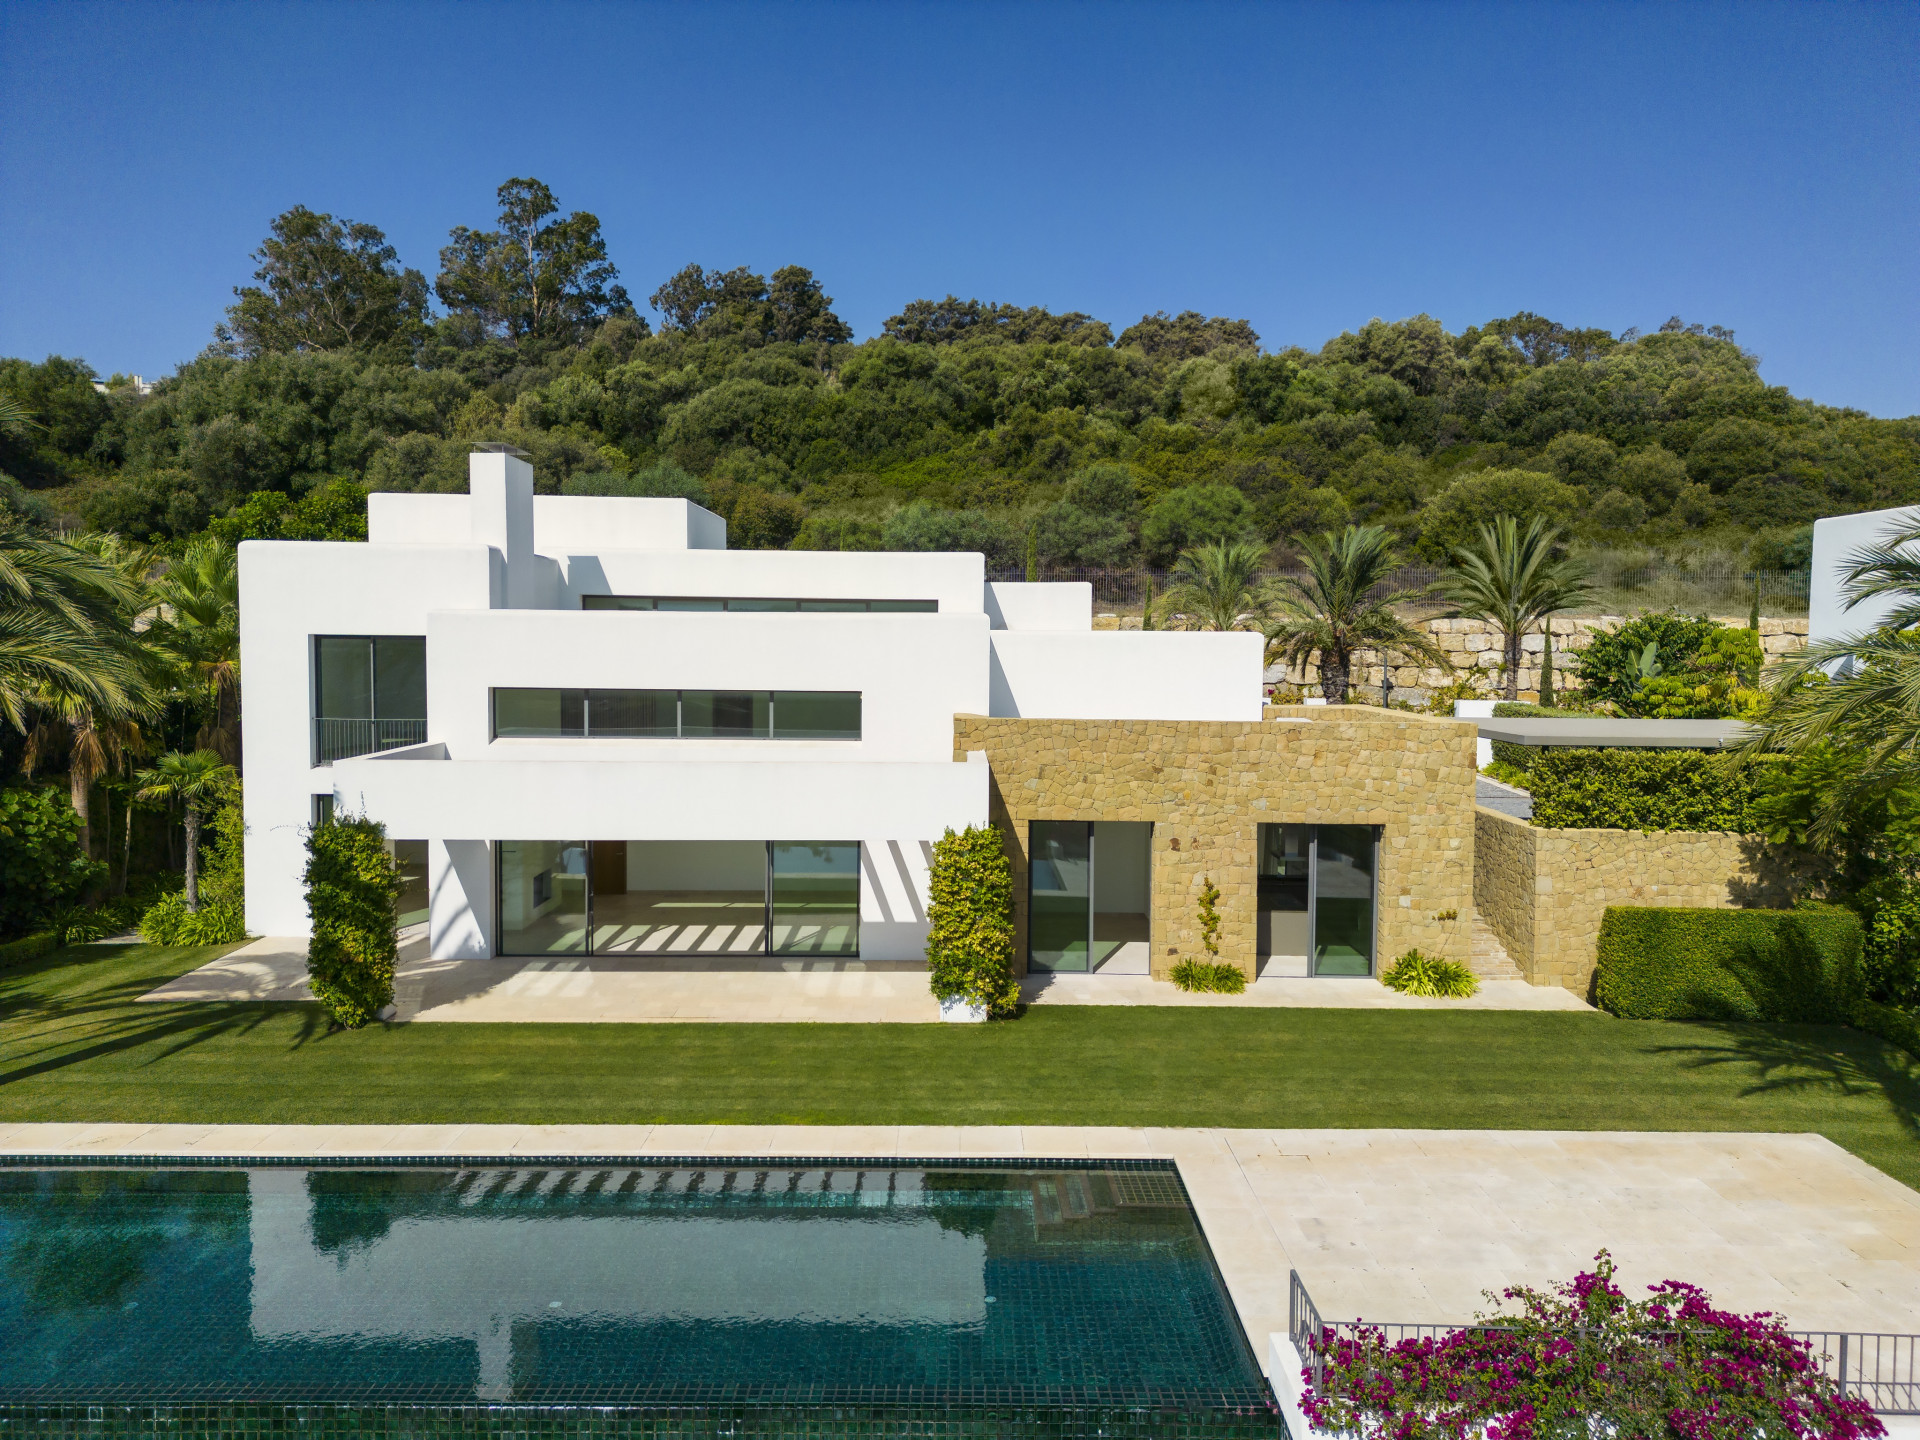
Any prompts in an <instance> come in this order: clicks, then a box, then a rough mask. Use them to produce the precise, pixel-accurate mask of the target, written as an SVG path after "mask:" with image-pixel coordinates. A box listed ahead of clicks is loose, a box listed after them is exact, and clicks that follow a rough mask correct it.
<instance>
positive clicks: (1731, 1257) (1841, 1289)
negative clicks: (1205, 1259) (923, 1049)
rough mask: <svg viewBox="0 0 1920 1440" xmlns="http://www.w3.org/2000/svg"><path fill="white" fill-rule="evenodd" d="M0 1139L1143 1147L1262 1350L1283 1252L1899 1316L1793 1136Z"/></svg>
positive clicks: (1821, 1151)
mask: <svg viewBox="0 0 1920 1440" xmlns="http://www.w3.org/2000/svg"><path fill="white" fill-rule="evenodd" d="M0 1155H10V1156H24V1155H60V1156H72V1157H80V1156H85V1157H89V1158H97V1159H100V1160H112V1159H114V1158H116V1157H126V1156H186V1155H198V1156H220V1157H233V1158H237V1159H245V1158H247V1157H328V1158H377V1157H379V1156H400V1155H405V1156H439V1155H444V1156H449V1157H452V1156H474V1157H482V1156H484V1157H512V1158H514V1159H521V1158H524V1159H525V1160H526V1161H527V1162H528V1163H529V1164H532V1163H536V1162H539V1161H541V1160H543V1159H547V1158H549V1157H556V1156H564V1157H568V1158H569V1159H577V1160H578V1161H579V1168H581V1169H583V1170H590V1169H591V1168H592V1164H593V1162H592V1159H591V1157H594V1156H602V1155H604V1156H609V1157H611V1156H622V1157H625V1156H632V1157H647V1156H712V1157H716V1158H736V1157H737V1158H740V1159H750V1158H753V1157H759V1156H793V1157H799V1156H832V1157H836V1158H842V1157H844V1158H845V1159H846V1160H847V1161H848V1162H850V1163H857V1162H859V1161H861V1160H872V1161H874V1162H876V1163H884V1162H888V1161H893V1160H906V1159H938V1158H943V1157H950V1156H951V1157H960V1156H977V1157H993V1158H1006V1159H1030V1160H1045V1159H1061V1158H1071V1159H1099V1158H1103V1157H1114V1158H1122V1157H1125V1158H1166V1159H1171V1160H1173V1161H1175V1162H1176V1163H1177V1164H1178V1166H1179V1169H1180V1174H1181V1178H1182V1179H1183V1180H1184V1181H1185V1183H1186V1187H1187V1190H1188V1193H1189V1194H1190V1195H1191V1196H1192V1198H1193V1202H1194V1205H1195V1208H1196V1209H1197V1210H1198V1212H1199V1216H1200V1221H1201V1224H1202V1226H1203V1227H1204V1228H1205V1231H1206V1235H1207V1239H1208V1241H1209V1242H1210V1243H1211V1245H1212V1247H1213V1251H1214V1255H1215V1258H1216V1260H1217V1261H1218V1263H1219V1265H1220V1269H1221V1272H1222V1274H1223V1275H1224V1276H1225V1278H1226V1282H1227V1287H1228V1290H1229V1292H1230V1293H1231V1295H1232V1298H1233V1302H1234V1305H1235V1307H1236V1308H1237V1310H1238V1312H1239V1315H1240V1320H1241V1323H1242V1325H1243V1326H1244V1327H1245V1328H1246V1332H1247V1336H1248V1338H1249V1340H1251V1341H1252V1343H1253V1348H1254V1351H1255V1353H1256V1354H1258V1355H1260V1356H1261V1357H1262V1361H1263V1363H1266V1357H1267V1355H1268V1350H1269V1337H1270V1336H1271V1335H1273V1334H1275V1333H1279V1332H1284V1330H1285V1328H1286V1318H1287V1316H1286V1307H1287V1272H1288V1270H1289V1268H1294V1269H1297V1270H1299V1271H1300V1273H1301V1275H1302V1277H1303V1278H1304V1279H1305V1281H1306V1284H1307V1287H1308V1289H1309V1290H1310V1291H1311V1292H1312V1293H1313V1296H1314V1299H1315V1300H1316V1301H1317V1302H1318V1304H1319V1306H1320V1310H1321V1313H1322V1314H1323V1315H1324V1316H1326V1317H1327V1318H1328V1319H1350V1318H1355V1317H1359V1318H1365V1319H1370V1320H1380V1321H1394V1320H1400V1321H1435V1322H1444V1321H1463V1320H1467V1319H1470V1318H1471V1317H1472V1315H1473V1314H1474V1312H1475V1311H1476V1309H1478V1308H1480V1306H1481V1304H1482V1301H1481V1297H1480V1292H1481V1291H1482V1290H1483V1289H1499V1288H1500V1287H1502V1286H1505V1285H1510V1284H1515V1283H1521V1282H1525V1283H1530V1284H1536V1285H1537V1284H1544V1283H1547V1282H1549V1281H1552V1280H1556V1279H1565V1278H1567V1277H1569V1276H1571V1275H1573V1274H1574V1273H1575V1272H1576V1271H1577V1270H1578V1269H1580V1268H1582V1267H1583V1266H1585V1265H1586V1264H1587V1262H1589V1261H1590V1260H1591V1259H1592V1258H1593V1255H1594V1252H1595V1251H1597V1250H1599V1249H1600V1248H1601V1247H1602V1246H1605V1247H1606V1248H1608V1249H1609V1250H1611V1251H1612V1253H1613V1255H1614V1257H1615V1259H1616V1260H1617V1261H1618V1262H1619V1264H1620V1270H1621V1274H1622V1277H1623V1279H1624V1280H1625V1282H1626V1284H1627V1285H1628V1286H1629V1287H1630V1289H1631V1287H1637V1286H1641V1285H1645V1284H1649V1283H1652V1282H1655V1281H1659V1280H1663V1279H1668V1278H1674V1279H1684V1280H1690V1281H1693V1282H1695V1283H1698V1284H1700V1285H1703V1286H1704V1287H1706V1289H1707V1290H1708V1291H1709V1292H1710V1293H1711V1294H1712V1295H1713V1296H1714V1298H1715V1299H1716V1300H1718V1301H1720V1302H1721V1303H1723V1304H1725V1305H1728V1306H1730V1307H1732V1308H1735V1309H1739V1310H1773V1311H1777V1312H1779V1313H1781V1314H1783V1315H1785V1316H1786V1317H1787V1319H1788V1321H1789V1322H1790V1323H1791V1324H1792V1326H1793V1327H1794V1328H1796V1329H1807V1330H1855V1331H1876V1330H1879V1331H1885V1330H1899V1331H1908V1330H1912V1329H1914V1328H1915V1327H1914V1317H1915V1316H1920V1194H1916V1193H1915V1192H1914V1191H1912V1190H1909V1189H1907V1188H1906V1187H1905V1186H1903V1185H1901V1184H1899V1183H1898V1182H1897V1181H1894V1180H1891V1179H1889V1178H1888V1177H1886V1176H1885V1175H1882V1174H1881V1173H1880V1172H1879V1171H1877V1170H1875V1169H1873V1168H1872V1167H1871V1166H1869V1165H1867V1164H1866V1163H1865V1162H1863V1161H1860V1160H1857V1159H1855V1158H1854V1157H1852V1156H1851V1155H1848V1154H1847V1153H1846V1152H1845V1151H1844V1150H1841V1149H1840V1148H1839V1147H1838V1146H1836V1145H1834V1144H1832V1143H1831V1142H1829V1141H1827V1140H1825V1139H1823V1138H1821V1137H1819V1136H1816V1135H1741V1134H1731V1135H1729V1134H1713V1135H1690V1134H1660V1135H1650V1134H1628V1133H1608V1132H1545V1131H1480V1130H1475V1131H1446V1130H1175V1129H1166V1130H1158V1129H1118V1128H1064V1127H1062V1128H1055V1127H1039V1126H1026V1127H1011V1126H1009V1127H979V1128H971V1127H938V1126H925V1127H920V1126H845V1127H841V1126H833V1127H828V1126H778V1125H770V1126H745V1125H742V1126H728V1125H555V1126H529V1125H390V1126H376V1125H229V1126H218V1125H213V1126H209V1125H13V1126H4V1127H0Z"/></svg>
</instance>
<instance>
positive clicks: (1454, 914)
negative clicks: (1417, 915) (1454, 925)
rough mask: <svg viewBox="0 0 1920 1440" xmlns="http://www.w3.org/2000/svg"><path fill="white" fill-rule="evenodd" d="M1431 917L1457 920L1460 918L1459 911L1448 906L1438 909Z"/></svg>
mask: <svg viewBox="0 0 1920 1440" xmlns="http://www.w3.org/2000/svg"><path fill="white" fill-rule="evenodd" d="M1433 918H1434V919H1436V920H1458V919H1459V918H1460V912H1459V911H1458V910H1454V909H1451V908H1449V909H1446V910H1441V911H1439V912H1438V913H1436V914H1435V915H1434V917H1433Z"/></svg>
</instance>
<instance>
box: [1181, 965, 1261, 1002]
mask: <svg viewBox="0 0 1920 1440" xmlns="http://www.w3.org/2000/svg"><path fill="white" fill-rule="evenodd" d="M1167 978H1169V979H1170V980H1172V981H1173V983H1174V985H1175V986H1176V987H1177V988H1179V989H1181V990H1186V991H1190V992H1198V993H1200V994H1205V995H1240V994H1244V993H1245V992H1246V988H1247V977H1246V974H1245V972H1244V971H1242V970H1241V968H1240V967H1239V966H1238V965H1228V964H1227V963H1225V962H1224V961H1216V960H1182V961H1181V962H1180V963H1179V964H1178V965H1176V966H1174V967H1173V969H1172V970H1171V971H1169V972H1168V977H1167Z"/></svg>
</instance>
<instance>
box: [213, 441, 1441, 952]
mask: <svg viewBox="0 0 1920 1440" xmlns="http://www.w3.org/2000/svg"><path fill="white" fill-rule="evenodd" d="M240 587H241V603H240V614H241V617H242V622H241V624H242V628H241V659H242V674H243V675H244V677H245V685H246V716H247V723H246V730H245V740H244V744H245V756H244V758H245V773H246V777H247V786H246V821H247V841H246V845H247V853H246V863H247V925H248V928H249V930H251V931H252V932H254V933H256V934H261V935H285V936H303V935H306V934H307V933H309V921H308V914H307V907H306V900H305V894H304V886H303V882H302V871H303V867H304V865H305V859H306V856H305V849H304V840H305V835H306V832H307V830H308V828H309V827H310V826H312V825H314V824H315V823H317V822H319V821H320V820H322V819H323V818H325V817H326V816H328V815H329V814H333V813H352V814H356V815H366V816H369V817H371V818H374V819H377V820H379V821H382V822H384V824H385V826H386V829H387V833H388V835H389V836H391V837H394V840H393V844H394V849H395V852H396V854H397V855H398V857H399V858H400V860H401V861H402V863H403V866H404V867H405V868H406V869H407V871H408V873H409V883H410V893H409V895H408V896H407V897H406V898H405V899H404V900H403V905H402V908H403V912H404V913H403V916H402V920H403V923H420V922H424V923H425V924H426V926H427V934H428V939H429V944H430V947H431V954H432V955H433V956H434V957H436V958H444V959H460V958H474V957H485V956H494V955H550V954H575V955H581V954H596V955H597V954H606V955H632V956H662V957H667V956H674V955H688V954H695V955H708V956H711V955H716V954H721V955H738V956H752V955H765V954H773V955H778V954H790V953H804V954H811V955H845V956H854V955H858V956H863V957H867V958H871V959H876V960H887V959H894V960H900V959H918V958H920V957H921V956H922V954H923V951H924V945H925V940H926V932H927V924H926V909H927V896H926V875H927V866H928V860H929V854H930V849H931V845H932V842H933V841H935V840H936V839H937V838H938V837H939V836H940V835H941V833H942V832H943V831H944V830H946V829H947V828H948V827H949V826H951V827H954V828H956V829H958V828H961V827H964V826H967V825H970V824H975V825H977V824H985V823H987V822H988V820H989V818H990V808H991V803H992V801H991V797H992V795H993V778H992V769H991V766H990V765H989V763H988V758H987V755H986V754H985V753H983V752H979V751H975V752H974V753H971V754H968V753H965V752H964V751H962V750H960V749H959V748H958V746H957V743H956V720H955V717H956V716H978V717H1024V718H1028V719H1042V720H1087V721H1134V720H1152V721H1195V722H1240V723H1241V724H1250V725H1253V726H1256V727H1257V726H1258V725H1259V724H1260V722H1261V720H1262V705H1261V648H1262V642H1261V639H1260V637H1259V636H1258V635H1256V634H1249V633H1229V634H1203V633H1159V632H1152V633H1139V632H1130V633H1111V632H1100V633H1096V632H1095V631H1094V630H1093V626H1092V595H1091V591H1090V588H1089V587H1088V586H1086V585H1084V584H1002V583H997V582H989V581H987V580H986V578H985V571H984V561H983V559H982V557H981V556H979V555H977V554H851V553H793V552H740V551H729V550H728V549H727V548H726V526H725V524H724V522H723V521H722V520H721V519H720V518H719V517H718V516H716V515H713V514H711V513H709V512H708V511H706V510H703V509H701V508H700V507H699V506H697V505H694V504H692V503H690V502H688V501H685V500H664V499H602V498H585V497H570V496H546V495H541V496H536V495H535V494H534V488H533V471H532V468H531V467H530V466H529V465H527V464H526V463H525V462H524V461H523V460H522V459H519V458H517V457H516V455H515V454H512V453H505V447H499V448H497V449H495V450H492V451H483V452H481V453H476V454H474V455H473V457H472V460H471V481H470V493H468V494H465V495H442V494H376V495H373V496H371V497H370V499H369V503H368V543H365V544H359V543H331V542H303V541H302V542H296V541H252V542H248V543H246V544H244V545H242V546H241V547H240ZM1469 803H1470V802H1469ZM1276 818H1277V816H1276ZM1042 823H1045V822H1042ZM1075 823H1077V824H1079V825H1080V829H1079V831H1077V832H1075V833H1074V834H1073V835H1069V836H1067V837H1066V838H1065V840H1064V841H1061V842H1059V843H1060V844H1064V845H1065V849H1064V850H1060V853H1059V854H1058V855H1057V856H1056V858H1057V859H1058V860H1059V862H1060V863H1059V864H1058V865H1057V866H1055V867H1053V868H1052V869H1051V870H1050V871H1049V872H1048V873H1049V874H1050V875H1051V876H1052V878H1051V879H1050V880H1045V881H1043V880H1041V879H1039V878H1034V879H1033V880H1032V882H1031V883H1032V884H1033V886H1034V887H1035V888H1034V890H1033V892H1032V895H1031V897H1028V896H1023V909H1024V904H1025V902H1026V901H1027V900H1028V899H1029V898H1031V903H1032V904H1033V905H1034V907H1035V915H1036V917H1039V916H1040V915H1041V913H1042V912H1043V911H1046V910H1047V904H1046V903H1044V902H1043V900H1042V897H1041V895H1040V889H1041V887H1042V886H1043V885H1057V886H1059V887H1061V893H1063V894H1066V895H1067V896H1068V899H1069V901H1072V900H1073V899H1074V897H1075V895H1076V894H1077V896H1078V901H1077V903H1078V905H1079V907H1080V908H1079V909H1078V910H1077V911H1073V914H1075V915H1077V916H1079V917H1080V918H1079V919H1078V921H1077V922H1074V923H1078V924H1080V925H1081V926H1082V927H1083V933H1084V934H1086V936H1087V937H1088V944H1087V946H1086V948H1085V949H1084V950H1079V949H1076V948H1075V947H1076V946H1077V944H1078V942H1077V941H1071V940H1069V941H1065V942H1062V945H1063V946H1064V948H1063V949H1060V950H1059V951H1058V952H1057V953H1054V959H1055V960H1057V961H1060V962H1061V964H1062V968H1072V967H1073V965H1074V961H1075V958H1076V956H1077V958H1078V962H1079V968H1083V969H1084V968H1095V967H1096V964H1097V960H1096V958H1095V951H1094V943H1093V942H1094V938H1095V937H1094V935H1093V926H1092V923H1091V922H1090V921H1089V919H1088V918H1087V917H1088V916H1089V914H1090V913H1091V912H1092V911H1093V910H1095V909H1097V908H1099V907H1101V906H1105V907H1107V909H1108V910H1109V911H1111V912H1113V913H1116V914H1118V913H1124V914H1126V915H1129V916H1132V917H1134V922H1135V924H1134V929H1133V930H1132V931H1127V932H1126V933H1125V934H1124V935H1121V936H1120V938H1119V941H1118V942H1117V943H1119V944H1121V945H1122V946H1126V945H1131V946H1134V947H1137V948H1138V949H1139V950H1140V951H1141V952H1142V953H1141V954H1139V955H1138V956H1136V957H1135V958H1136V959H1137V960H1138V961H1140V962H1141V963H1139V965H1138V970H1139V972H1141V973H1144V971H1145V970H1146V968H1147V967H1146V965H1145V963H1144V961H1145V955H1144V949H1145V946H1146V943H1147V925H1148V920H1147V916H1148V913H1149V911H1150V910H1151V909H1152V907H1151V906H1150V904H1149V900H1148V891H1149V885H1150V878H1149V877H1150V873H1151V872H1150V868H1149V867H1150V866H1151V864H1152V863H1153V861H1152V860H1151V859H1150V857H1149V849H1150V840H1149V836H1150V833H1151V825H1150V823H1149V822H1142V821H1134V822H1129V823H1130V824H1131V825H1132V830H1128V831H1126V833H1122V832H1123V830H1125V829H1126V827H1125V826H1124V825H1120V824H1115V825H1112V826H1107V825H1106V824H1105V822H1102V824H1101V826H1100V827H1099V828H1101V829H1102V830H1104V831H1106V832H1107V833H1105V834H1104V835H1102V836H1098V837H1097V836H1096V834H1095V831H1096V826H1095V824H1094V822H1093V821H1091V820H1089V821H1084V822H1075ZM1056 828H1058V827H1056ZM1266 828H1268V829H1273V830H1275V831H1276V832H1277V831H1278V830H1279V829H1280V827H1279V826H1277V825H1275V826H1269V827H1266ZM1287 828H1288V829H1289V831H1292V830H1296V829H1297V830H1300V831H1301V832H1302V834H1303V835H1304V834H1305V830H1306V829H1307V828H1310V827H1299V826H1290V827H1287ZM1134 832H1138V833H1134ZM1038 833H1039V832H1038V831H1035V832H1034V834H1035V835H1036V836H1037V835H1038ZM1020 838H1021V840H1022V841H1023V842H1024V841H1026V840H1027V838H1028V832H1027V827H1026V826H1025V825H1022V826H1021V835H1020ZM1097 840H1098V841H1099V843H1102V844H1104V846H1105V848H1104V849H1103V850H1102V851H1101V854H1103V855H1106V856H1108V857H1110V858H1109V861H1108V863H1107V864H1106V865H1105V867H1104V869H1099V868H1096V867H1097V865H1098V863H1099V862H1096V861H1095V860H1094V859H1093V850H1094V847H1095V845H1096V841H1097ZM1047 843H1048V844H1055V842H1054V841H1052V840H1049V841H1048V842H1047ZM1252 843H1253V841H1252V832H1251V830H1250V831H1249V836H1248V846H1247V848H1248V854H1249V857H1250V856H1251V852H1252ZM1276 843H1277V842H1276ZM1307 843H1308V841H1307V840H1302V841H1301V842H1300V844H1301V846H1305V845H1306V844H1307ZM1171 844H1172V848H1173V849H1174V850H1176V851H1177V850H1178V848H1179V845H1178V840H1177V839H1171ZM1076 847H1077V848H1076ZM1055 848H1056V849H1058V845H1055ZM1050 853H1051V852H1050ZM1276 853H1277V852H1276ZM1300 853H1301V854H1303V855H1304V854H1305V853H1307V852H1306V850H1305V849H1304V848H1303V849H1301V851H1300ZM1041 868H1042V867H1041V866H1040V865H1038V864H1036V865H1035V866H1034V867H1033V869H1034V871H1035V875H1036V877H1037V876H1038V873H1039V871H1040V869H1041ZM1024 878H1025V877H1023V879H1024ZM1023 888H1024V887H1023ZM1301 893H1302V895H1304V894H1305V893H1306V892H1305V889H1304V885H1303V888H1302V891H1301ZM1248 908H1249V914H1250V913H1251V901H1249V907H1248ZM1069 909H1071V905H1069ZM1049 913H1051V912H1049ZM1035 923H1036V925H1039V923H1040V922H1039V919H1038V918H1036V922H1035ZM1156 923H1157V922H1156ZM1116 934H1118V932H1116ZM1302 934H1303V935H1304V934H1305V931H1302ZM1034 944H1035V945H1036V946H1037V945H1039V944H1040V937H1036V939H1035V940H1034ZM1113 948H1114V947H1113V946H1112V945H1109V946H1108V949H1107V951H1106V952H1102V954H1104V955H1107V956H1110V955H1111V953H1112V951H1113ZM1155 968H1156V969H1158V968H1159V966H1158V965H1157V964H1156V967H1155Z"/></svg>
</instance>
